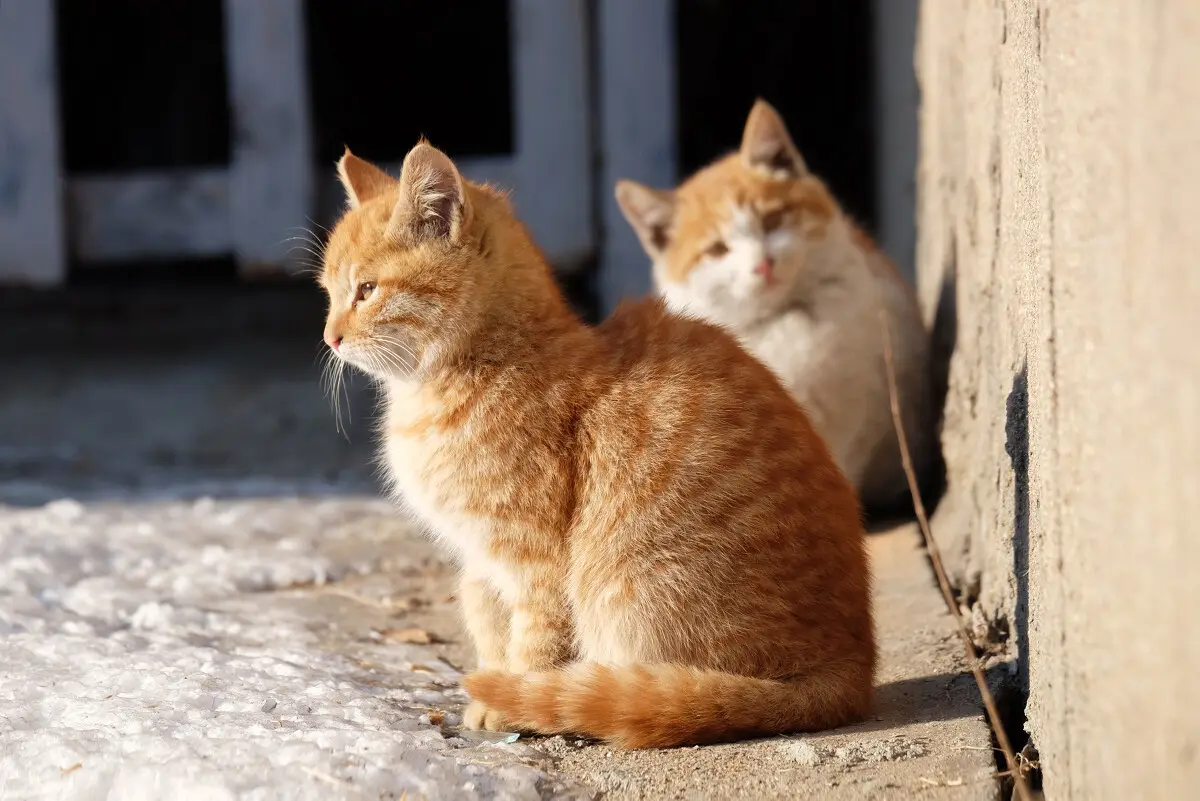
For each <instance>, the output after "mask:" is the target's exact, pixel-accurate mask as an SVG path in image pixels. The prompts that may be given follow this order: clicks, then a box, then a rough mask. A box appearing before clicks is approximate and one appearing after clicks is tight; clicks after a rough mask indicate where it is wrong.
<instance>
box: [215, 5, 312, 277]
mask: <svg viewBox="0 0 1200 801" xmlns="http://www.w3.org/2000/svg"><path fill="white" fill-rule="evenodd" d="M225 39H226V50H227V54H226V58H227V64H228V72H229V87H230V102H231V104H232V117H233V159H232V163H231V164H230V170H229V202H230V215H231V219H230V225H231V227H232V231H233V242H234V254H235V256H236V257H237V259H238V263H239V268H240V270H241V271H242V274H243V275H250V274H259V273H262V272H280V271H283V270H287V271H295V270H297V269H299V266H300V265H299V262H300V261H301V260H300V259H299V251H297V250H295V249H294V248H293V245H294V244H295V243H294V242H290V241H288V240H289V238H290V237H293V236H296V235H297V232H298V229H300V228H302V227H305V226H307V225H308V224H309V223H308V217H309V215H310V214H311V212H312V208H313V202H314V184H313V165H312V133H311V129H310V123H309V109H308V85H307V64H306V59H305V40H304V7H303V3H302V0H225Z"/></svg>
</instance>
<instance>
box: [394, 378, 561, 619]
mask: <svg viewBox="0 0 1200 801" xmlns="http://www.w3.org/2000/svg"><path fill="white" fill-rule="evenodd" d="M468 407H469V409H470V411H469V412H465V411H463V410H464V408H468ZM513 407H514V404H513V399H512V397H511V393H509V392H505V391H497V392H495V393H481V395H480V396H479V397H473V398H472V399H471V401H470V403H469V404H466V406H464V405H461V404H455V403H449V404H441V403H438V402H436V400H433V401H431V399H430V397H429V396H428V394H425V395H422V394H421V393H420V391H419V390H415V391H414V390H413V389H411V388H409V387H403V386H402V387H400V388H390V389H389V393H388V411H387V416H386V421H385V427H384V431H383V434H384V439H383V443H382V451H383V461H384V464H385V465H386V467H387V473H388V475H389V477H390V478H391V483H392V494H393V496H394V497H395V498H396V500H397V501H400V502H402V503H403V504H404V505H405V506H406V507H408V509H409V510H410V511H411V512H412V513H414V514H415V515H416V517H418V518H419V519H420V520H421V521H422V522H424V523H425V524H426V525H427V526H428V527H429V529H430V530H431V531H432V532H433V533H434V534H435V535H437V537H438V539H439V540H440V541H441V542H443V543H444V544H445V545H446V546H448V547H449V548H450V550H451V551H453V552H454V554H455V555H456V556H457V557H458V558H459V559H460V561H461V563H462V566H463V568H464V569H465V570H466V571H467V572H468V573H471V574H473V575H476V576H478V577H481V578H485V579H487V580H488V581H489V582H490V583H491V584H493V586H494V587H495V588H496V590H497V591H499V592H500V593H501V595H503V596H505V597H506V598H508V599H509V600H512V599H513V598H515V596H516V593H517V589H518V587H519V581H518V578H517V575H516V574H517V573H518V572H519V571H520V569H521V558H520V554H521V553H522V551H523V549H524V547H525V546H526V545H528V544H529V543H531V542H533V541H535V540H536V539H537V538H539V537H541V536H544V534H545V532H547V531H554V530H560V529H561V521H560V520H559V519H558V516H559V506H560V505H561V504H560V502H561V499H562V498H563V497H564V496H565V490H564V487H563V486H562V482H563V480H564V475H565V473H566V471H565V470H564V469H563V466H562V465H561V464H557V463H556V462H555V459H554V458H553V453H552V449H548V448H547V447H545V443H543V442H542V441H541V439H540V438H538V437H531V436H530V435H529V431H530V430H531V429H533V428H534V426H533V425H532V424H531V423H527V422H524V421H522V420H520V419H519V418H518V419H514V415H513ZM535 413H536V407H531V410H530V412H529V415H530V416H533V415H534V414H535ZM559 450H560V449H559Z"/></svg>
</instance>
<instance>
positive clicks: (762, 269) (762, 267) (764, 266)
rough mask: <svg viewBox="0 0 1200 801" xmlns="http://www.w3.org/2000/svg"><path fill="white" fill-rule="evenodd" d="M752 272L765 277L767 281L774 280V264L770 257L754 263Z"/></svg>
mask: <svg viewBox="0 0 1200 801" xmlns="http://www.w3.org/2000/svg"><path fill="white" fill-rule="evenodd" d="M754 274H755V275H761V276H762V277H763V278H765V279H767V283H768V284H769V283H771V282H772V281H774V280H775V264H774V262H772V261H771V260H770V259H763V260H762V261H760V262H759V263H758V264H756V265H754Z"/></svg>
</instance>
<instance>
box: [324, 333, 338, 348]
mask: <svg viewBox="0 0 1200 801" xmlns="http://www.w3.org/2000/svg"><path fill="white" fill-rule="evenodd" d="M325 344H326V345H328V346H329V347H331V348H333V349H334V350H337V349H338V348H339V347H341V345H342V338H341V337H339V336H334V335H333V334H327V335H326V336H325Z"/></svg>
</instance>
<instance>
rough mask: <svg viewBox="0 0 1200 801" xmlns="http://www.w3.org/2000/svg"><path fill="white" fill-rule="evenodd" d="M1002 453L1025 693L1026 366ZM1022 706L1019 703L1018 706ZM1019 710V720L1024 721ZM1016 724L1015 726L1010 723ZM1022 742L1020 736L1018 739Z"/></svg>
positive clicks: (1012, 397)
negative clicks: (1009, 477)
mask: <svg viewBox="0 0 1200 801" xmlns="http://www.w3.org/2000/svg"><path fill="white" fill-rule="evenodd" d="M1004 406H1005V419H1004V451H1005V453H1007V454H1008V458H1009V460H1010V462H1011V464H1012V469H1013V542H1012V553H1013V557H1012V558H1013V576H1014V577H1015V578H1016V582H1017V603H1016V609H1015V614H1014V620H1013V626H1014V628H1015V629H1016V635H1017V664H1018V672H1017V689H1018V691H1019V692H1020V693H1021V694H1023V695H1027V694H1028V692H1029V378H1028V366H1027V364H1026V363H1024V362H1023V363H1022V364H1021V371H1020V372H1019V373H1017V374H1016V375H1015V376H1014V377H1013V382H1012V389H1011V390H1010V391H1009V393H1008V399H1007V401H1006V402H1005V404H1004ZM1023 706H1024V704H1023V703H1022V707H1023ZM1024 717H1025V715H1024V709H1023V708H1022V709H1021V714H1020V721H1024ZM1013 725H1016V724H1013ZM1022 739H1023V736H1022Z"/></svg>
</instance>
